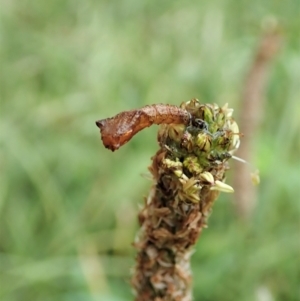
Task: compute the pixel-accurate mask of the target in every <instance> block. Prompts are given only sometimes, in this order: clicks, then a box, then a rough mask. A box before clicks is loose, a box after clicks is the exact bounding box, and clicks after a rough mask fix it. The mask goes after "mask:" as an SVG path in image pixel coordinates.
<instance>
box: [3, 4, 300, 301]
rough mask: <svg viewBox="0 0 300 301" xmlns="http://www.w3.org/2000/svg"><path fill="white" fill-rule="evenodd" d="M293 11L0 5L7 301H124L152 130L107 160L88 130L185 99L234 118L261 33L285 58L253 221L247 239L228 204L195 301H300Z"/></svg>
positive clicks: (262, 135) (201, 254)
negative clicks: (272, 31)
mask: <svg viewBox="0 0 300 301" xmlns="http://www.w3.org/2000/svg"><path fill="white" fill-rule="evenodd" d="M299 6H300V3H299V1H298V0H291V1H281V0H280V1H279V0H266V1H261V0H254V1H245V0H241V1H233V0H211V1H191V0H187V1H150V0H145V1H137V0H123V1H105V0H101V1H93V0H86V1H67V0H52V1H38V0H32V1H16V0H10V1H7V0H1V1H0V66H1V70H0V101H1V107H0V114H1V115H0V116H1V117H0V146H1V149H0V151H1V157H0V170H1V172H0V177H1V178H0V300H1V301H15V300H38V301H39V300H40V301H48V300H57V301H59V300H62V301H69V300H72V301H74V300H93V301H94V300H106V301H122V300H132V296H131V291H130V287H129V285H128V281H129V270H130V267H131V266H132V265H133V262H134V250H133V248H132V246H131V243H132V241H133V239H134V236H135V233H136V231H137V221H136V216H137V210H138V205H139V204H141V203H142V201H143V197H144V196H146V195H147V191H148V190H149V188H150V186H151V181H149V180H148V179H147V177H142V176H141V174H143V173H146V172H147V166H148V165H149V164H150V157H151V156H152V155H153V154H154V153H155V152H156V150H157V143H156V132H157V127H156V126H155V127H153V128H149V129H147V130H145V131H143V133H140V134H139V135H137V136H136V137H135V138H134V139H133V140H132V141H131V142H130V143H129V144H127V145H126V146H124V147H123V148H121V149H120V150H119V151H117V152H115V153H111V152H110V151H108V150H106V149H105V148H104V147H103V145H102V143H101V140H100V137H99V132H98V129H97V128H96V126H95V123H94V122H95V120H98V119H101V118H105V117H109V116H112V115H114V114H116V113H118V112H120V111H122V110H129V109H132V108H137V107H141V106H143V105H146V104H152V103H169V104H180V103H181V102H182V101H186V100H189V99H191V98H193V97H196V98H198V99H200V100H201V101H203V102H208V103H210V102H215V103H218V104H220V105H222V104H224V103H226V102H228V103H229V104H230V106H231V107H233V108H235V113H236V116H238V111H239V108H240V105H241V93H242V89H243V84H244V78H245V75H246V74H247V72H248V70H249V68H250V66H251V63H252V61H253V56H254V53H255V50H256V48H257V45H258V43H259V40H260V37H261V33H262V28H263V27H264V26H265V24H267V23H268V22H270V20H271V22H277V23H278V24H279V27H280V30H281V32H282V35H283V46H282V48H281V51H280V52H279V53H278V55H277V56H276V58H275V60H274V61H273V64H272V66H271V70H270V71H271V72H270V77H269V81H268V85H267V91H266V102H265V106H264V107H265V110H264V112H263V115H264V118H263V122H262V124H261V128H260V132H259V135H257V137H256V150H255V154H254V158H255V159H254V162H252V163H253V165H255V166H257V167H258V168H259V169H260V172H261V180H262V183H261V185H260V186H259V188H258V189H259V192H258V193H259V199H258V206H257V208H256V210H255V212H254V214H253V217H252V218H251V219H250V221H249V223H248V224H245V223H242V222H241V221H240V220H239V218H238V216H237V215H236V213H235V208H234V204H233V202H232V196H228V195H225V194H223V195H221V197H220V199H219V200H218V202H217V203H216V206H215V208H214V212H213V214H212V216H211V218H210V220H209V229H207V230H205V231H204V233H203V234H202V236H201V239H200V241H199V243H198V245H197V247H196V249H197V251H196V253H195V254H194V255H193V263H192V264H193V271H194V294H195V300H207V301H210V300H211V301H212V300H222V301H224V300H225V301H226V300H228V301H230V300H239V301H246V300H249V301H250V300H257V301H272V300H291V301H294V300H300V254H299V250H300V200H299V198H300V197H299V195H300V190H299V187H300V160H299V153H300V138H299V132H300V130H299V129H300V117H299V116H300V99H299V97H300V40H299V34H300V21H299V20H300V18H299V13H300V7H299ZM230 173H231V174H232V173H234V171H231V172H230ZM228 182H229V184H230V179H229V181H228Z"/></svg>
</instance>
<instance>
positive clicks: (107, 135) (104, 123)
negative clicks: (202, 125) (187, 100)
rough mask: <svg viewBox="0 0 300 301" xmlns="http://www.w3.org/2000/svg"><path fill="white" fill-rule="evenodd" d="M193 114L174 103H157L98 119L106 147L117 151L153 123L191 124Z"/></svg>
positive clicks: (97, 123)
mask: <svg viewBox="0 0 300 301" xmlns="http://www.w3.org/2000/svg"><path fill="white" fill-rule="evenodd" d="M190 122H191V114H190V113H189V112H188V111H186V110H185V109H181V108H179V107H177V106H174V105H166V104H155V105H148V106H145V107H142V108H141V109H137V110H130V111H125V112H121V113H119V114H117V115H116V116H114V117H111V118H106V119H102V120H98V121H96V125H97V126H98V127H99V128H100V132H101V139H102V141H103V144H104V146H105V147H106V148H108V149H110V150H111V151H115V150H117V149H118V148H120V147H121V146H122V145H124V144H125V143H127V142H128V141H129V140H130V139H131V138H132V137H133V136H134V135H135V134H136V133H138V132H139V131H141V130H143V129H144V128H146V127H149V126H151V125H152V124H171V123H174V124H189V123H190Z"/></svg>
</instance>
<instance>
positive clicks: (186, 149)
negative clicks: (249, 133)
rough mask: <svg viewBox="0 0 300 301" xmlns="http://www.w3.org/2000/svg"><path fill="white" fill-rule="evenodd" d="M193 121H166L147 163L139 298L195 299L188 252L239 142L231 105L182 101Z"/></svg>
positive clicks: (137, 281) (159, 300)
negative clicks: (147, 190)
mask: <svg viewBox="0 0 300 301" xmlns="http://www.w3.org/2000/svg"><path fill="white" fill-rule="evenodd" d="M181 108H182V109H185V110H187V111H188V112H189V113H190V114H191V116H192V123H191V124H190V125H174V124H170V125H163V126H161V129H160V131H159V134H158V141H159V144H160V149H159V150H158V152H157V153H156V154H155V156H154V157H153V158H152V165H151V166H150V167H149V170H150V172H151V173H152V176H153V179H154V185H153V187H152V189H151V191H150V194H149V196H148V198H147V199H146V200H145V204H144V207H143V208H142V209H141V211H140V213H139V223H140V226H141V228H140V231H139V233H138V235H137V238H136V240H135V243H134V246H135V248H136V249H137V251H138V253H137V256H136V265H135V268H134V273H133V277H132V286H133V288H134V291H135V294H136V297H135V300H136V301H149V300H155V301H163V300H164V301H167V300H168V301H189V300H192V292H191V282H192V273H191V267H190V257H191V255H192V253H193V248H192V247H193V246H194V245H195V243H196V241H197V239H198V237H199V235H200V233H201V231H202V229H203V228H205V227H206V225H207V218H208V216H209V214H210V212H211V208H212V205H213V203H214V201H215V200H216V198H217V196H218V194H219V191H225V192H232V191H233V189H232V188H231V187H230V186H228V185H226V184H225V183H223V181H224V177H225V171H226V170H227V169H228V164H227V160H228V159H229V158H230V157H231V152H232V151H233V150H235V149H236V148H237V147H238V144H239V135H238V127H237V125H236V123H235V122H234V120H233V119H232V118H231V113H232V110H230V109H228V108H227V106H224V107H223V108H219V107H218V106H216V105H202V104H200V103H199V102H198V101H197V100H191V101H189V102H187V103H184V104H182V105H181Z"/></svg>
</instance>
